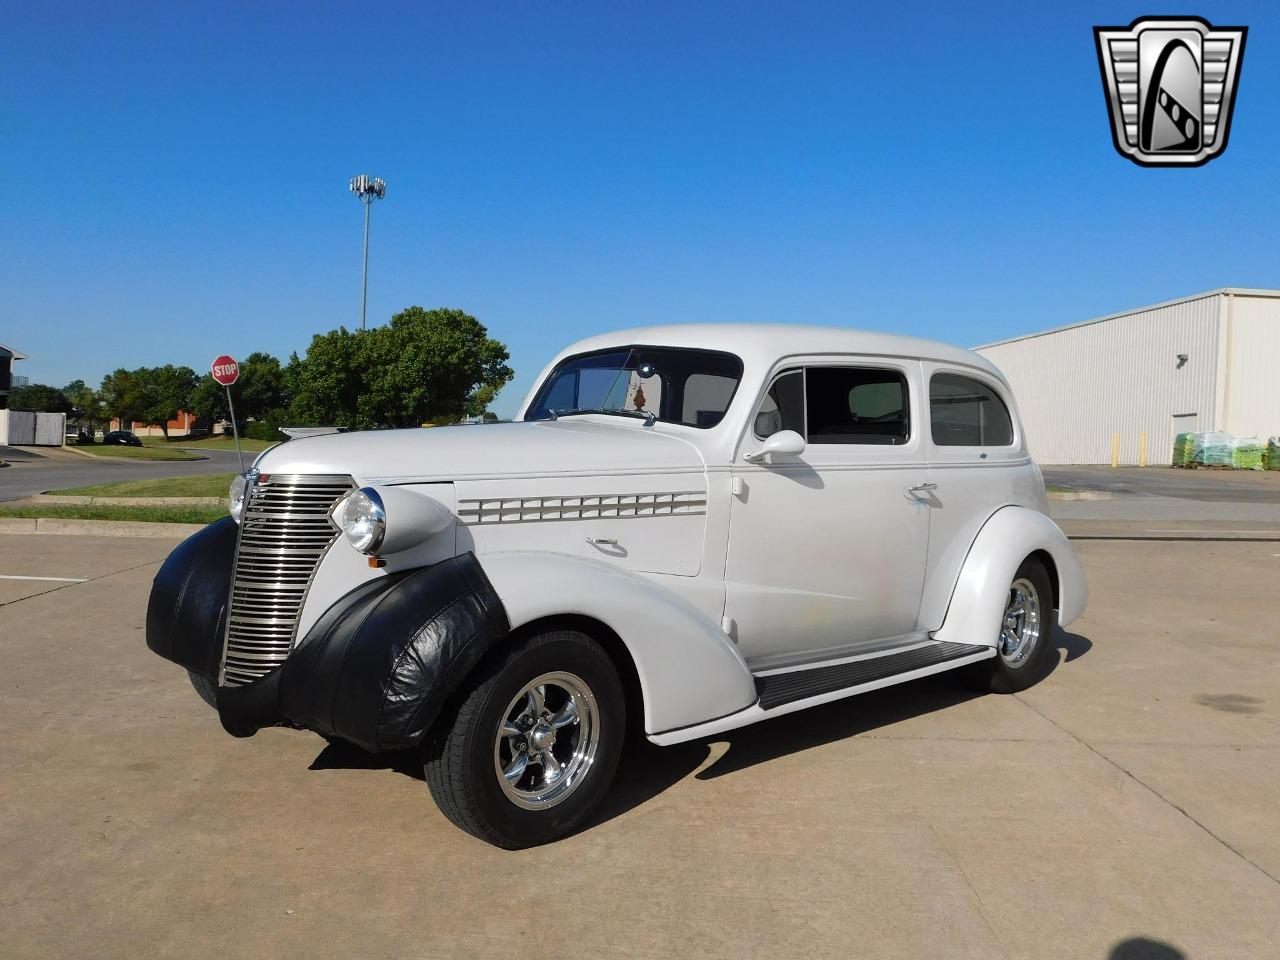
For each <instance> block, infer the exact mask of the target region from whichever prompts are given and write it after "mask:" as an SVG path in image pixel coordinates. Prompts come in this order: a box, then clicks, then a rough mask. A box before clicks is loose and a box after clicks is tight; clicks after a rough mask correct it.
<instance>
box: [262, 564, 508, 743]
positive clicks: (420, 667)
mask: <svg viewBox="0 0 1280 960" xmlns="http://www.w3.org/2000/svg"><path fill="white" fill-rule="evenodd" d="M375 583H376V586H375V585H374V584H366V585H365V588H358V589H356V590H354V591H352V592H351V593H350V594H348V595H347V596H346V597H345V598H343V600H341V601H339V602H338V603H336V604H335V605H334V606H333V607H332V608H331V609H330V610H329V611H328V612H326V613H325V614H324V615H323V616H322V617H321V618H320V619H319V620H318V621H317V622H316V624H315V626H314V627H312V628H311V630H310V631H308V633H307V636H306V637H305V638H304V639H303V640H302V642H301V643H299V644H298V646H297V647H296V648H295V649H294V651H293V653H292V654H291V655H290V657H289V659H288V660H286V661H285V663H284V666H283V667H282V668H281V669H280V678H279V706H280V712H281V713H282V714H283V715H284V716H285V717H287V718H288V719H289V720H292V721H294V722H295V723H300V724H302V725H304V726H307V727H310V728H311V729H313V730H316V731H318V732H320V733H323V734H328V735H332V736H338V737H341V738H342V739H344V740H349V741H351V742H352V743H355V744H357V745H358V746H360V747H363V748H364V749H366V750H369V751H372V752H383V751H389V750H403V749H407V748H409V747H414V746H417V745H418V744H420V743H421V742H422V740H423V738H424V737H425V736H426V733H427V730H428V729H429V728H430V726H431V723H432V722H433V721H434V720H435V718H436V716H437V715H438V714H439V712H440V708H441V707H442V706H443V705H444V702H445V700H446V699H448V697H449V695H450V694H451V693H452V692H453V690H454V689H455V688H456V687H457V685H458V684H459V683H460V682H461V681H462V679H463V677H465V676H466V675H467V674H468V673H469V672H470V671H471V670H472V669H473V668H474V667H475V665H476V664H477V663H479V662H480V659H481V658H482V657H483V656H484V655H485V653H486V652H487V651H488V650H489V648H490V647H491V646H493V644H494V643H495V642H496V641H498V640H500V639H501V638H502V637H505V636H506V635H507V633H508V632H509V631H510V625H509V623H508V620H507V613H506V610H505V609H504V608H503V606H502V601H501V600H500V599H499V598H498V595H497V593H496V592H495V591H494V589H493V585H492V584H491V583H490V582H489V578H488V577H487V576H485V573H484V570H483V568H481V566H480V563H479V561H478V560H476V558H475V555H474V554H471V553H465V554H462V555H460V556H457V557H453V558H451V559H449V560H444V561H441V562H440V563H436V564H433V565H432V566H429V567H423V568H421V569H419V570H414V571H411V572H408V573H399V574H391V575H389V576H387V577H386V578H384V579H382V580H380V581H375ZM366 588H367V589H366ZM379 588H381V589H379Z"/></svg>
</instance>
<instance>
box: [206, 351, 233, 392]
mask: <svg viewBox="0 0 1280 960" xmlns="http://www.w3.org/2000/svg"><path fill="white" fill-rule="evenodd" d="M209 372H210V373H212V374H213V379H215V380H217V381H218V382H219V383H220V384H222V385H223V386H224V387H229V386H231V385H232V384H233V383H235V382H236V381H237V380H238V379H240V364H238V363H236V362H235V360H233V359H232V358H231V357H228V356H227V355H226V354H225V353H224V354H223V355H222V356H220V357H219V358H218V359H217V360H215V361H213V364H212V366H210V367H209Z"/></svg>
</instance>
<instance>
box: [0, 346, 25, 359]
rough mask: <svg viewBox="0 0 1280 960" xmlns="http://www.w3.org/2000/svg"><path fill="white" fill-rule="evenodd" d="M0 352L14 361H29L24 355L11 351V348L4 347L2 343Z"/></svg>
mask: <svg viewBox="0 0 1280 960" xmlns="http://www.w3.org/2000/svg"><path fill="white" fill-rule="evenodd" d="M0 351H2V352H4V353H7V354H8V355H9V356H10V358H11V359H14V360H30V359H31V358H30V357H28V356H27V355H26V354H25V353H19V352H18V351H17V350H15V349H13V347H6V346H5V345H4V344H3V343H0Z"/></svg>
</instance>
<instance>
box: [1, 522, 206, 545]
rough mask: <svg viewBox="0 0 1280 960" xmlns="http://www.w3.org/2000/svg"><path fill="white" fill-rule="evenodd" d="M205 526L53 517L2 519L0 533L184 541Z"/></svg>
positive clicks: (199, 524)
mask: <svg viewBox="0 0 1280 960" xmlns="http://www.w3.org/2000/svg"><path fill="white" fill-rule="evenodd" d="M204 526H205V525H204V524H203V523H148V522H145V521H141V520H59V519H55V518H53V517H0V534H4V533H13V534H42V533H43V534H53V535H56V536H70V537H145V538H149V539H153V540H154V539H162V540H171V539H175V538H177V539H181V538H184V537H189V536H191V534H193V533H196V532H197V531H199V530H203V529H204Z"/></svg>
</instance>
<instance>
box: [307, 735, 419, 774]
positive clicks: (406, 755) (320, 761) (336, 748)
mask: <svg viewBox="0 0 1280 960" xmlns="http://www.w3.org/2000/svg"><path fill="white" fill-rule="evenodd" d="M307 769H308V770H390V771H392V772H394V773H401V774H404V775H405V776H406V777H412V778H413V779H414V780H422V781H423V782H426V779H427V777H426V774H425V773H423V770H422V751H420V750H398V751H396V752H394V753H368V752H366V751H364V750H361V749H360V748H359V747H357V746H356V745H355V744H351V743H347V742H346V741H345V740H330V741H329V742H328V743H327V744H325V747H324V749H323V750H321V751H320V752H319V753H318V754H316V758H315V759H314V760H312V761H311V765H310V766H309V767H307Z"/></svg>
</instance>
